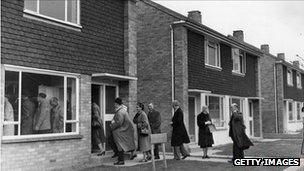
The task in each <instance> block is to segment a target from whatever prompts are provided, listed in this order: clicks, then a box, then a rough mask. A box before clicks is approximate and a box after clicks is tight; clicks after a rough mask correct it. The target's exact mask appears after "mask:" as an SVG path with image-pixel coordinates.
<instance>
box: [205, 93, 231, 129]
mask: <svg viewBox="0 0 304 171" xmlns="http://www.w3.org/2000/svg"><path fill="white" fill-rule="evenodd" d="M210 96H212V97H217V98H219V105H221V106H222V107H221V106H220V107H219V108H220V123H221V124H223V126H217V128H218V129H226V128H227V127H226V123H227V121H226V118H225V113H224V110H225V109H224V108H225V105H224V96H222V95H216V94H206V96H205V98H206V105H207V106H208V108H209V97H210ZM209 110H210V109H209ZM210 117H211V116H210ZM211 120H212V117H211Z"/></svg>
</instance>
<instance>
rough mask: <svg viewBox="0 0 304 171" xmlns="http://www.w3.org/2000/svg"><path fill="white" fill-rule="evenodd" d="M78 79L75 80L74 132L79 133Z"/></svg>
mask: <svg viewBox="0 0 304 171" xmlns="http://www.w3.org/2000/svg"><path fill="white" fill-rule="evenodd" d="M79 80H80V78H79V79H76V132H77V133H79Z"/></svg>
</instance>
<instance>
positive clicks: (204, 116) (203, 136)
mask: <svg viewBox="0 0 304 171" xmlns="http://www.w3.org/2000/svg"><path fill="white" fill-rule="evenodd" d="M209 124H211V119H210V115H209V113H208V107H207V106H203V107H202V112H201V113H200V114H199V115H198V116H197V126H198V127H199V133H198V145H199V146H200V147H201V148H203V151H204V155H203V159H204V158H209V156H208V147H212V144H214V141H213V135H212V133H211V132H210V130H209V128H208V125H209Z"/></svg>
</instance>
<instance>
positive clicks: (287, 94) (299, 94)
mask: <svg viewBox="0 0 304 171" xmlns="http://www.w3.org/2000/svg"><path fill="white" fill-rule="evenodd" d="M287 69H290V68H289V67H288V66H285V65H284V66H283V78H284V98H285V99H293V100H295V101H304V99H303V97H304V91H303V89H299V88H297V71H296V70H294V69H291V71H292V77H293V85H292V86H289V85H288V84H287ZM301 81H302V85H303V78H302V80H301Z"/></svg>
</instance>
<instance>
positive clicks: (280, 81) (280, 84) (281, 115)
mask: <svg viewBox="0 0 304 171" xmlns="http://www.w3.org/2000/svg"><path fill="white" fill-rule="evenodd" d="M276 76H277V87H276V88H277V102H278V131H279V133H282V132H284V130H285V129H286V128H284V127H285V126H286V125H284V124H283V122H284V119H286V117H287V115H286V111H285V110H284V78H283V77H284V74H283V65H281V64H276Z"/></svg>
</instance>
